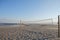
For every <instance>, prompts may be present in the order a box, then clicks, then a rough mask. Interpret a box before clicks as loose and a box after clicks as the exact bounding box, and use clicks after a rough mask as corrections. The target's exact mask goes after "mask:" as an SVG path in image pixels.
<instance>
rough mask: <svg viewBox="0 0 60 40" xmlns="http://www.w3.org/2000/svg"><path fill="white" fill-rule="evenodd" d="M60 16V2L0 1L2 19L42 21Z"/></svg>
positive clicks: (51, 0)
mask: <svg viewBox="0 0 60 40" xmlns="http://www.w3.org/2000/svg"><path fill="white" fill-rule="evenodd" d="M58 14H60V0H0V18H3V19H5V18H10V19H11V18H12V19H24V20H36V19H37V20H41V19H48V18H51V17H52V18H55V17H57V15H58Z"/></svg>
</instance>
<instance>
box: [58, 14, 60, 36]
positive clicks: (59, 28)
mask: <svg viewBox="0 0 60 40" xmlns="http://www.w3.org/2000/svg"><path fill="white" fill-rule="evenodd" d="M58 37H60V15H59V16H58Z"/></svg>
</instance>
